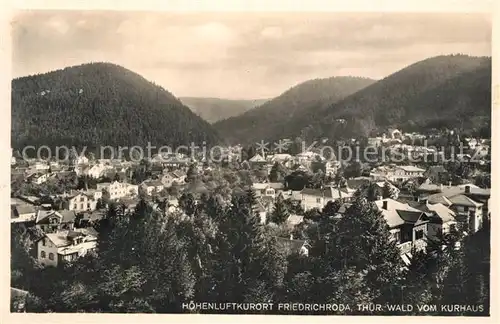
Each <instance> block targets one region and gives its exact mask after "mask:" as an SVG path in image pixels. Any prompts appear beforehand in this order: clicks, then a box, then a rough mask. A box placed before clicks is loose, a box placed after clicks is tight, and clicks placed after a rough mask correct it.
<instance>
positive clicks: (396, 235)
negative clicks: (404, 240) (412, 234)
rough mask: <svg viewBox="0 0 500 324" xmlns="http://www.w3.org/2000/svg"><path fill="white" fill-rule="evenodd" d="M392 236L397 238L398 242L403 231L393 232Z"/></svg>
mask: <svg viewBox="0 0 500 324" xmlns="http://www.w3.org/2000/svg"><path fill="white" fill-rule="evenodd" d="M392 236H393V237H394V239H395V240H396V242H399V241H401V232H396V233H393V234H392Z"/></svg>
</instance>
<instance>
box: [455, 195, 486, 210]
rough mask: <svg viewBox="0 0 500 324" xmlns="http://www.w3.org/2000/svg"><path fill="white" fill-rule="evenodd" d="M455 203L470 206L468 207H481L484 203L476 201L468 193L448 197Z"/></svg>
mask: <svg viewBox="0 0 500 324" xmlns="http://www.w3.org/2000/svg"><path fill="white" fill-rule="evenodd" d="M448 199H449V200H450V201H451V203H452V204H453V205H460V206H468V207H480V206H482V205H483V204H481V203H478V202H475V201H474V200H472V199H470V198H469V197H467V196H466V195H456V196H452V197H449V198H448Z"/></svg>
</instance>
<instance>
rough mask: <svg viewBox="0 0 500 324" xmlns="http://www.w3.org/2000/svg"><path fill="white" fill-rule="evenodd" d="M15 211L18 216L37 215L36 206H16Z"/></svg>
mask: <svg viewBox="0 0 500 324" xmlns="http://www.w3.org/2000/svg"><path fill="white" fill-rule="evenodd" d="M15 209H16V211H17V215H18V216H19V215H25V214H33V213H36V208H35V207H34V206H32V205H28V204H19V205H15Z"/></svg>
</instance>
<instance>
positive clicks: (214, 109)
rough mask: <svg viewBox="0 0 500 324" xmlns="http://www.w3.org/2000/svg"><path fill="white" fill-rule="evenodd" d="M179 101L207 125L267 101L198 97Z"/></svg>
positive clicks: (182, 98) (184, 98)
mask: <svg viewBox="0 0 500 324" xmlns="http://www.w3.org/2000/svg"><path fill="white" fill-rule="evenodd" d="M179 100H180V101H181V102H182V103H183V104H184V105H186V106H188V107H189V108H190V109H191V110H192V111H193V112H194V113H195V114H197V115H198V116H200V117H201V118H203V119H204V120H206V121H208V122H209V123H215V122H217V121H219V120H222V119H226V118H229V117H233V116H238V115H241V114H243V113H244V112H246V111H248V110H250V109H252V108H255V107H257V106H260V105H262V104H263V103H264V102H266V101H267V99H257V100H231V99H220V98H198V97H180V98H179Z"/></svg>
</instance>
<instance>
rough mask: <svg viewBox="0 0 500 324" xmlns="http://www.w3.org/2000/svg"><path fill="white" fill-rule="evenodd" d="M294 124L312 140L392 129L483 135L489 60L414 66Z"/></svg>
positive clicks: (439, 60) (445, 59)
mask: <svg viewBox="0 0 500 324" xmlns="http://www.w3.org/2000/svg"><path fill="white" fill-rule="evenodd" d="M339 119H345V120H346V123H344V124H342V123H339V122H338V120H339ZM295 124H296V125H297V128H298V130H299V131H302V133H308V134H309V135H310V136H311V137H320V136H321V137H322V136H326V137H332V138H335V137H337V138H338V137H358V136H367V135H369V134H373V133H374V132H379V131H381V130H384V129H386V128H387V127H390V126H393V127H402V128H404V129H405V130H417V131H425V130H428V129H430V128H458V129H466V130H468V131H477V132H480V133H485V132H487V130H488V129H489V128H490V127H491V58H488V57H470V56H466V55H449V56H438V57H434V58H430V59H427V60H424V61H420V62H417V63H415V64H413V65H411V66H409V67H407V68H405V69H402V70H400V71H398V72H396V73H394V74H392V75H390V76H388V77H386V78H385V79H383V80H380V81H378V82H376V83H374V84H373V85H371V86H369V87H366V88H365V89H363V90H361V91H359V92H357V93H355V94H353V95H351V96H349V97H347V98H345V99H344V100H341V101H339V102H337V103H334V104H332V105H330V106H328V107H326V108H325V109H323V110H322V111H321V112H320V113H319V114H318V115H317V116H310V117H309V118H302V120H296V121H295ZM299 131H298V132H299ZM298 132H297V133H298Z"/></svg>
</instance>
